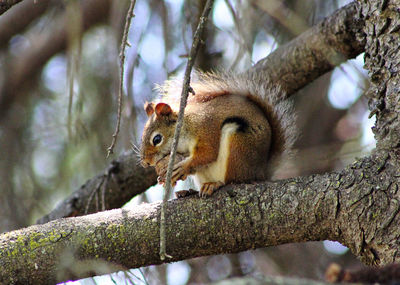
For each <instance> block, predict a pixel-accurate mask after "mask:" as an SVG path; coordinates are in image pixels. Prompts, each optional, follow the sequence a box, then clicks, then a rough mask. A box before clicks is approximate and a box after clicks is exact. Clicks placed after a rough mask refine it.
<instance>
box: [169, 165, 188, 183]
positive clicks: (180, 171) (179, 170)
mask: <svg viewBox="0 0 400 285" xmlns="http://www.w3.org/2000/svg"><path fill="white" fill-rule="evenodd" d="M187 176H188V173H187V171H186V170H185V168H184V166H183V165H182V164H178V165H177V166H176V167H175V168H174V171H173V172H172V179H171V184H172V185H173V186H175V185H176V182H177V181H178V180H185V179H186V178H187Z"/></svg>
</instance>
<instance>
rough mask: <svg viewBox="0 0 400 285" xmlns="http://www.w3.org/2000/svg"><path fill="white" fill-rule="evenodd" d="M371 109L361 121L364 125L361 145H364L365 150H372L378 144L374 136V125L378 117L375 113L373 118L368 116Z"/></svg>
mask: <svg viewBox="0 0 400 285" xmlns="http://www.w3.org/2000/svg"><path fill="white" fill-rule="evenodd" d="M368 116H369V111H367V112H366V113H365V114H364V116H363V118H362V120H361V123H362V125H363V130H362V136H361V146H362V147H364V150H365V151H371V150H373V149H374V148H375V146H376V140H375V137H374V133H373V132H372V127H373V126H374V125H375V121H376V117H375V115H374V116H373V117H372V118H368Z"/></svg>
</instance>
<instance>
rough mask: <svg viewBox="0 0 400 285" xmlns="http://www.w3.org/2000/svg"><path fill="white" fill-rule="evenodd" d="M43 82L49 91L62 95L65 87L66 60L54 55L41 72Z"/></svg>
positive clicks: (61, 56)
mask: <svg viewBox="0 0 400 285" xmlns="http://www.w3.org/2000/svg"><path fill="white" fill-rule="evenodd" d="M42 78H43V82H44V84H45V86H46V88H48V89H49V90H50V91H52V92H55V93H64V92H65V90H66V85H67V60H66V58H65V56H63V55H56V56H54V57H53V58H52V59H50V60H49V61H48V63H47V64H46V65H45V67H44V69H43V72H42Z"/></svg>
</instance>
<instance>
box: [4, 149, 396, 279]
mask: <svg viewBox="0 0 400 285" xmlns="http://www.w3.org/2000/svg"><path fill="white" fill-rule="evenodd" d="M393 171H396V170H395V169H393V167H392V165H391V164H390V162H389V160H387V157H386V158H385V157H384V158H380V157H378V156H372V157H371V158H365V159H362V160H358V161H356V162H355V163H354V164H353V165H351V166H349V167H347V168H346V169H344V170H343V171H341V172H340V173H331V174H326V175H312V176H309V177H303V178H295V179H289V180H284V181H279V182H274V183H272V182H265V183H260V184H254V185H248V184H242V185H230V186H227V187H224V188H223V189H222V190H221V191H219V192H217V193H216V194H215V195H214V196H213V197H212V198H210V199H201V198H198V197H191V198H190V197H189V198H185V199H179V200H172V201H169V202H168V205H167V215H166V216H167V245H168V249H169V253H170V254H171V255H172V256H173V259H172V260H171V261H177V260H183V259H187V258H192V257H196V256H204V255H212V254H221V253H233V252H239V251H243V250H248V249H254V248H259V247H266V246H271V245H278V244H283V243H289V242H305V241H316V240H325V239H330V240H338V241H340V242H341V243H343V244H345V245H347V246H348V247H349V248H350V249H351V250H352V252H353V253H354V254H356V255H358V256H361V258H362V259H363V260H364V262H366V263H369V264H375V263H377V264H384V263H389V262H396V261H397V262H399V261H400V250H399V249H400V248H399V244H398V237H399V235H400V228H399V227H398V226H397V225H398V224H399V222H400V215H399V207H398V205H399V202H398V200H399V197H398V195H399V193H398V191H397V189H398V188H399V186H400V177H395V176H394V174H393ZM160 207H161V204H160V203H153V204H143V205H141V206H138V207H136V208H135V209H133V210H124V209H118V210H112V211H107V212H101V213H97V214H93V215H89V216H83V217H75V218H68V219H61V220H57V221H53V222H50V223H47V224H44V225H41V226H31V227H29V228H25V229H21V230H18V231H14V232H9V233H5V234H3V235H1V236H0V283H1V282H3V283H16V282H20V283H24V282H27V281H30V282H31V283H37V284H42V283H43V284H45V283H47V284H50V283H54V282H55V281H62V280H67V279H70V278H81V277H85V276H90V275H93V274H95V273H96V272H93V268H89V269H88V270H87V271H85V272H82V268H83V265H82V264H90V262H92V261H93V260H94V259H96V260H97V262H99V261H98V260H104V261H107V262H111V263H112V264H114V265H115V264H117V265H119V268H121V267H123V268H136V267H140V266H146V265H150V264H160V263H161V260H160V257H159V254H158V253H159V219H160ZM67 253H68V259H67V260H69V261H68V262H67V264H66V263H65V261H63V260H65V255H66V254H67ZM63 262H64V263H63ZM74 265H76V266H77V267H78V268H79V269H80V270H81V271H80V272H78V271H75V269H74ZM65 268H68V269H69V271H68V272H65ZM115 270H116V267H115V266H114V267H111V268H108V269H106V270H105V272H107V271H108V272H111V271H115ZM61 273H62V274H64V275H60V274H61ZM103 273H104V272H103ZM57 276H62V278H61V279H58V277H57Z"/></svg>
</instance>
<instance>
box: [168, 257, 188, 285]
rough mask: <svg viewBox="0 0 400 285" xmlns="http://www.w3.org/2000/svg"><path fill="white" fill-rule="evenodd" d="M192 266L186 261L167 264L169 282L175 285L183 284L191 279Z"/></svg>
mask: <svg viewBox="0 0 400 285" xmlns="http://www.w3.org/2000/svg"><path fill="white" fill-rule="evenodd" d="M189 275H190V266H189V264H187V262H185V261H179V262H174V263H170V264H168V265H167V282H168V284H171V285H172V284H173V285H183V284H186V282H187V281H188V279H189Z"/></svg>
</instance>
